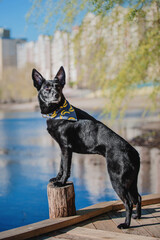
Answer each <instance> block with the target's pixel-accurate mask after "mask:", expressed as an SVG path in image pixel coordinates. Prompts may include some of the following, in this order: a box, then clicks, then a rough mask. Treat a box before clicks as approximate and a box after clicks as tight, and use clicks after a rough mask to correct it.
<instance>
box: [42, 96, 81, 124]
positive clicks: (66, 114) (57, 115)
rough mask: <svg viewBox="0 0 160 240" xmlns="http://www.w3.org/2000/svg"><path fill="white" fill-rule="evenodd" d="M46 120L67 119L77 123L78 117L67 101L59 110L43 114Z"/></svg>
mask: <svg viewBox="0 0 160 240" xmlns="http://www.w3.org/2000/svg"><path fill="white" fill-rule="evenodd" d="M42 116H43V117H44V118H54V119H66V120H71V121H77V116H76V112H75V110H74V108H73V107H72V106H71V105H70V104H69V102H68V101H67V100H65V102H64V104H63V106H61V107H60V108H59V109H58V110H56V111H54V112H53V113H49V114H42Z"/></svg>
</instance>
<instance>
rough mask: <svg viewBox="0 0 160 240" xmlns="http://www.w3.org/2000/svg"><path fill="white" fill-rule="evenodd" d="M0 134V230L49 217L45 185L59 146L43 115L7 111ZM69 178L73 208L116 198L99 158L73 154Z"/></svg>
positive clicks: (54, 166) (53, 169)
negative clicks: (71, 182) (71, 184)
mask: <svg viewBox="0 0 160 240" xmlns="http://www.w3.org/2000/svg"><path fill="white" fill-rule="evenodd" d="M97 116H98V114H96V117H97ZM0 134H1V136H0V231H4V230H8V229H11V228H15V227H19V226H23V225H26V224H30V223H34V222H37V221H41V220H44V219H47V218H48V217H49V215H48V202H47V191H46V188H47V184H48V180H49V179H50V178H52V177H54V176H56V174H57V172H58V169H59V163H60V150H59V147H58V146H57V144H55V142H54V141H53V140H52V139H51V137H50V136H49V134H48V132H47V131H46V121H45V119H43V118H42V117H41V115H40V114H39V113H38V112H28V113H5V114H4V116H3V118H2V119H1V120H0ZM70 180H72V181H73V182H74V185H75V195H76V208H77V209H80V208H83V207H86V206H89V205H91V204H95V203H97V202H101V201H107V200H114V199H117V196H116V194H115V192H114V191H113V189H112V187H111V185H110V181H109V178H108V175H107V172H106V166H105V160H103V159H100V160H99V159H97V157H96V158H94V157H92V156H85V157H84V155H83V156H82V155H78V154H77V155H74V156H73V164H72V174H71V178H70Z"/></svg>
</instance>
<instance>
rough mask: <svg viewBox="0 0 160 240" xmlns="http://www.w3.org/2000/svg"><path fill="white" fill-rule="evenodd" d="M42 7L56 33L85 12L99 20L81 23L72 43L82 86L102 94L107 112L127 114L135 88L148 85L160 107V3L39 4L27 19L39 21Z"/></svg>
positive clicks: (100, 0)
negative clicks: (106, 102)
mask: <svg viewBox="0 0 160 240" xmlns="http://www.w3.org/2000/svg"><path fill="white" fill-rule="evenodd" d="M42 6H43V12H44V14H43V15H44V22H43V23H44V24H43V27H45V28H46V27H47V26H50V27H51V26H52V27H53V25H54V24H55V22H56V26H57V27H58V28H61V29H67V30H69V29H71V26H72V25H74V24H75V23H76V21H77V20H76V19H77V18H80V17H81V18H82V17H84V16H85V14H86V13H87V12H93V13H94V14H95V15H96V16H94V17H93V18H92V17H91V18H90V19H89V20H86V19H87V17H85V18H84V20H83V21H82V23H81V26H80V27H79V30H78V32H77V34H76V35H75V37H74V39H73V44H74V56H75V66H76V68H77V76H78V85H79V86H80V87H89V88H91V89H92V90H96V89H101V91H102V93H103V95H104V96H106V98H107V99H108V101H109V102H108V104H107V107H106V109H105V113H112V117H113V118H115V117H116V115H117V113H118V111H119V110H120V113H121V115H123V113H124V111H125V109H126V106H127V104H128V103H129V100H130V99H131V98H132V97H133V96H135V95H136V94H137V89H138V88H137V87H139V85H140V84H141V85H145V84H148V83H149V84H150V85H152V87H150V95H149V98H150V99H151V103H152V107H153V109H154V108H156V107H157V99H158V97H159V95H160V1H159V0H126V1H125V0H107V1H104V0H89V1H86V0H81V1H79V0H70V1H69V0H67V1H62V0H60V1H53V0H45V1H43V0H35V1H33V6H32V9H31V11H30V13H29V14H28V16H29V17H31V16H32V17H33V15H34V16H36V14H35V13H37V15H38V16H37V17H39V16H40V14H41V11H42V9H41V8H42ZM47 6H48V7H47ZM95 19H96V20H95ZM134 29H136V30H134ZM131 30H133V31H132V32H131ZM134 31H136V34H137V35H134V34H135V33H133V32H134ZM106 34H108V35H106ZM114 34H116V38H115V37H114ZM128 34H130V38H131V40H130V41H128V40H127V39H128ZM132 34H133V35H134V37H133V36H132ZM110 38H111V39H113V42H111V41H109V39H110ZM125 41H126V44H124V42H125ZM127 41H128V42H127ZM134 41H135V42H134ZM124 46H125V47H124ZM124 48H125V49H124ZM111 50H113V51H111Z"/></svg>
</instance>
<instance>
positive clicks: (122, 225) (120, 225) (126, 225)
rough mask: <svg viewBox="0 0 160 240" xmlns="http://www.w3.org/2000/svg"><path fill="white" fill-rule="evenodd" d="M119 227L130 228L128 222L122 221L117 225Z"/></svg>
mask: <svg viewBox="0 0 160 240" xmlns="http://www.w3.org/2000/svg"><path fill="white" fill-rule="evenodd" d="M117 228H119V229H126V228H129V225H128V224H127V223H121V224H119V225H118V226H117Z"/></svg>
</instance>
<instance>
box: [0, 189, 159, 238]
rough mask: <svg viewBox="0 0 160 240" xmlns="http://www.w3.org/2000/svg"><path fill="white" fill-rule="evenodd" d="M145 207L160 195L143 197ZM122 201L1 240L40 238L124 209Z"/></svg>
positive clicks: (13, 231) (15, 232)
mask: <svg viewBox="0 0 160 240" xmlns="http://www.w3.org/2000/svg"><path fill="white" fill-rule="evenodd" d="M143 199H144V201H143V205H147V204H151V203H154V204H155V203H158V202H160V194H154V195H153V194H152V195H148V196H144V197H143ZM123 208H124V206H123V204H122V203H121V201H113V202H104V203H98V204H95V205H92V206H89V207H87V208H84V209H81V210H79V211H77V215H75V216H71V217H64V218H56V219H55V220H52V219H48V220H44V221H41V222H37V223H34V224H30V225H27V226H23V227H19V228H16V229H11V230H8V231H4V232H1V233H0V239H4V240H5V239H8V240H9V239H16V240H18V239H21V240H22V239H27V238H31V237H35V236H39V235H42V234H45V233H48V232H51V231H55V230H58V229H61V228H64V227H68V226H72V225H74V224H76V223H79V222H82V221H85V220H87V219H90V218H93V217H95V216H98V215H100V214H103V213H106V212H109V211H112V210H117V209H123Z"/></svg>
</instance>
